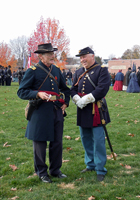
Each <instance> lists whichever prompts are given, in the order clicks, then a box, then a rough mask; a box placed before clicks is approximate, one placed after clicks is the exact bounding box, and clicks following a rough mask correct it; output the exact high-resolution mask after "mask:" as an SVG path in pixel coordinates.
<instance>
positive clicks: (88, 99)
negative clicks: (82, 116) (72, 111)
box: [76, 93, 95, 109]
mask: <svg viewBox="0 0 140 200" xmlns="http://www.w3.org/2000/svg"><path fill="white" fill-rule="evenodd" d="M94 101H95V98H94V96H93V95H92V94H91V93H89V94H86V95H85V96H83V97H82V98H81V99H79V100H78V101H77V103H76V105H77V106H78V107H79V108H81V109H83V108H84V107H85V106H86V105H87V104H89V103H93V102H94Z"/></svg>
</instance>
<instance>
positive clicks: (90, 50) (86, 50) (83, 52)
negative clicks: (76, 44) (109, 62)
mask: <svg viewBox="0 0 140 200" xmlns="http://www.w3.org/2000/svg"><path fill="white" fill-rule="evenodd" d="M86 54H94V51H93V50H92V49H91V48H89V47H86V48H84V49H81V50H79V54H77V55H76V56H77V57H80V56H82V55H86Z"/></svg>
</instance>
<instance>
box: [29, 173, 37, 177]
mask: <svg viewBox="0 0 140 200" xmlns="http://www.w3.org/2000/svg"><path fill="white" fill-rule="evenodd" d="M34 176H37V174H36V173H34V174H33V175H32V176H28V177H27V178H32V177H34Z"/></svg>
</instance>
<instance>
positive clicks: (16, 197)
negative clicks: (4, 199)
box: [11, 196, 19, 200]
mask: <svg viewBox="0 0 140 200" xmlns="http://www.w3.org/2000/svg"><path fill="white" fill-rule="evenodd" d="M11 199H13V200H14V199H19V197H18V196H15V197H13V198H11Z"/></svg>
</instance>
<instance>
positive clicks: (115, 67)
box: [108, 59, 140, 74]
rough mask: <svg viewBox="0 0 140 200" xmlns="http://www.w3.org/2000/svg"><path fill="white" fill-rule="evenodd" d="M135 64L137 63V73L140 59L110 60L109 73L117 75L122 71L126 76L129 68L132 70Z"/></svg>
mask: <svg viewBox="0 0 140 200" xmlns="http://www.w3.org/2000/svg"><path fill="white" fill-rule="evenodd" d="M133 63H135V65H136V71H137V70H138V67H139V66H140V59H126V60H121V59H120V60H109V61H108V71H109V72H110V73H115V74H116V73H117V72H118V71H119V70H122V73H123V74H126V72H127V70H128V68H129V67H131V68H132V66H133Z"/></svg>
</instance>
